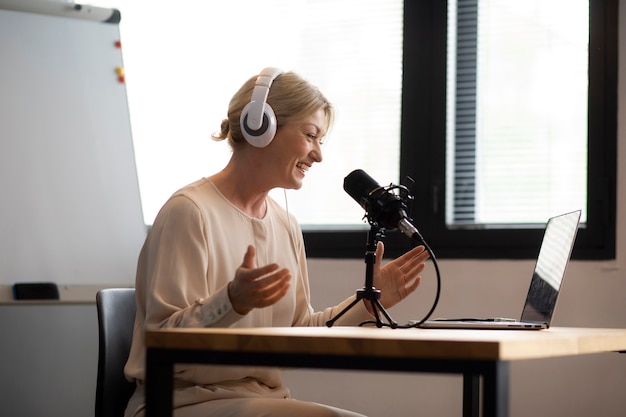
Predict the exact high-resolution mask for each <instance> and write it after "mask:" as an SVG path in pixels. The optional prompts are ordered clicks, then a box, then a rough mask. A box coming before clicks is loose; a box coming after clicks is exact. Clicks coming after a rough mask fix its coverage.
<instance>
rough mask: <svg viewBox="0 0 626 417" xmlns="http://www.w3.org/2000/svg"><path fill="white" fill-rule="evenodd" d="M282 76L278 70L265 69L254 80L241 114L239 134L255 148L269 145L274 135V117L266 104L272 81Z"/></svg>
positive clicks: (270, 108) (272, 111)
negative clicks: (249, 96) (248, 100)
mask: <svg viewBox="0 0 626 417" xmlns="http://www.w3.org/2000/svg"><path fill="white" fill-rule="evenodd" d="M280 74H282V71H281V70H280V69H278V68H265V69H264V70H263V71H261V74H259V76H258V77H257V79H256V83H255V84H254V90H253V91H252V100H251V101H250V103H248V104H247V105H246V107H244V108H243V111H242V112H241V119H240V123H241V133H242V134H243V137H244V138H245V139H246V141H247V142H248V143H249V144H250V145H252V146H256V147H257V148H263V147H265V146H267V145H269V144H270V142H271V141H272V139H274V135H275V134H276V115H274V110H272V107H271V106H270V105H269V104H267V103H266V100H267V95H268V94H269V92H270V87H271V86H272V82H274V79H276V77H278V76H279V75H280Z"/></svg>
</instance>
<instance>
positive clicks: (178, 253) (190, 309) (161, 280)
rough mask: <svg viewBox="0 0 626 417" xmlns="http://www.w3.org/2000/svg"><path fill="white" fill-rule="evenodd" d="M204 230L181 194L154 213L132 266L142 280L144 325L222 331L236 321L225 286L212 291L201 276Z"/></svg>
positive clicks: (194, 209) (205, 260) (197, 214)
mask: <svg viewBox="0 0 626 417" xmlns="http://www.w3.org/2000/svg"><path fill="white" fill-rule="evenodd" d="M207 227H209V225H207V224H206V223H205V222H204V221H203V219H202V215H201V212H200V210H199V209H198V207H197V206H196V204H195V203H194V202H193V201H192V200H191V199H189V198H187V197H185V196H184V195H178V196H175V197H172V198H171V199H170V200H169V201H168V202H167V203H166V204H165V206H163V208H162V209H161V211H160V212H159V215H158V216H157V218H156V219H155V222H154V225H153V227H152V230H151V231H150V235H149V237H148V240H147V242H146V245H145V246H144V248H143V249H142V253H141V255H140V262H139V266H138V268H139V270H138V275H143V276H144V280H143V281H144V285H145V291H144V292H143V296H144V297H145V301H146V303H145V306H146V325H155V326H158V327H213V326H214V327H228V326H230V325H232V324H233V323H235V322H237V321H238V320H240V319H241V318H242V316H241V315H239V314H238V313H236V312H235V311H234V310H233V307H232V304H231V302H230V299H229V297H228V285H223V286H222V287H220V288H216V289H213V290H212V287H213V285H211V283H210V279H211V277H208V278H207V276H206V275H207V265H208V262H209V250H208V249H209V248H208V247H207V241H206V238H205V233H207V230H206V228H207ZM227 281H228V280H227Z"/></svg>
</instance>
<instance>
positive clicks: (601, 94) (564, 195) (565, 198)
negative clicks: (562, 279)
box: [401, 0, 617, 259]
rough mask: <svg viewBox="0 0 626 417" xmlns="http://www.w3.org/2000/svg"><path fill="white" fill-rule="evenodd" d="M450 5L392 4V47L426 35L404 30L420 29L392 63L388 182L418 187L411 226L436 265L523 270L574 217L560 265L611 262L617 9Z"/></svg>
mask: <svg viewBox="0 0 626 417" xmlns="http://www.w3.org/2000/svg"><path fill="white" fill-rule="evenodd" d="M449 3H450V9H449V13H446V12H447V11H446V10H444V9H445V7H444V6H442V5H439V4H437V5H431V4H429V5H427V6H426V5H413V4H411V3H410V2H406V3H405V40H406V39H407V37H409V38H413V39H422V36H425V35H426V34H425V33H424V32H425V31H426V29H424V30H417V29H416V30H415V31H414V33H412V34H411V33H407V29H406V28H410V26H409V24H408V22H409V21H411V20H413V21H415V20H416V19H417V18H418V16H419V15H424V14H427V13H430V17H431V22H432V23H431V24H432V27H431V29H430V30H428V32H430V33H432V34H431V38H425V42H422V43H421V44H420V45H416V44H415V43H413V44H411V43H408V44H407V43H405V50H404V54H405V55H404V56H405V61H404V62H405V66H404V76H405V81H404V90H403V128H402V150H401V155H402V164H401V173H402V175H410V176H412V177H414V178H420V181H418V183H417V191H416V203H415V204H414V207H413V212H412V216H413V218H414V219H416V220H415V223H417V224H416V225H417V226H418V227H419V228H420V229H421V231H422V234H423V235H424V236H425V237H426V239H427V240H428V242H429V243H430V245H431V246H432V247H433V249H434V250H435V252H436V253H437V254H438V255H439V257H455V258H534V257H535V256H536V254H537V248H538V246H539V243H540V240H541V236H542V234H543V226H544V224H545V220H547V218H548V217H550V216H552V215H556V214H560V213H562V212H565V211H568V210H570V209H571V210H573V209H578V208H581V209H583V211H584V215H583V222H582V226H581V228H580V230H579V233H578V238H577V243H576V245H575V248H574V254H573V257H574V258H579V259H611V258H613V257H614V255H615V195H616V194H615V178H616V177H615V174H616V159H615V149H616V94H617V93H616V92H617V87H616V86H617V84H616V80H617V76H616V74H617V49H616V42H617V2H616V1H612V0H607V1H589V2H587V1H585V2H580V1H575V2H572V1H561V0H549V1H541V2H534V1H513V0H507V1H502V0H500V1H497V0H490V1H487V0H481V1H477V0H470V1H466V0H458V1H457V2H456V3H458V4H457V5H456V7H455V4H454V3H455V2H449ZM446 20H447V21H448V22H449V26H450V27H451V28H452V29H455V30H450V31H449V32H448V34H449V38H448V41H447V46H448V48H447V49H446V48H445V46H444V44H443V43H444V41H443V40H442V39H443V38H444V37H445V33H444V31H445V29H443V27H444V26H445V25H444V24H442V22H444V21H446ZM572 22H577V23H576V28H574V30H572V28H570V27H569V23H572ZM425 23H426V22H425ZM502 23H506V24H502ZM498 24H500V25H498ZM414 26H419V25H415V24H414ZM587 26H588V36H587V34H586V33H584V32H585V31H586V27H587ZM503 29H506V31H503ZM576 29H577V30H576ZM496 30H499V32H496ZM581 32H583V33H581ZM516 36H518V37H519V40H516ZM532 42H534V43H532ZM503 45H504V48H502V46H503ZM444 51H446V52H444ZM426 56H427V57H428V58H429V59H428V62H430V63H431V64H432V67H430V68H424V66H423V62H424V58H423V57H426ZM418 57H422V59H421V60H420V59H419V58H418ZM446 62H448V63H450V62H452V63H454V64H456V65H454V66H450V65H449V66H448V67H447V73H446V74H443V71H442V68H444V67H445V66H446V64H445V63H446ZM564 64H565V66H563V65H564ZM433 68H435V69H433ZM425 80H429V83H428V84H427V83H426V81H425ZM503 80H504V82H502V81H503ZM507 80H508V81H507ZM538 92H539V93H541V94H537V93H538ZM546 102H547V103H548V104H549V105H546ZM412 103H420V104H419V105H418V106H414V105H413V104H412ZM511 103H513V104H515V105H512V104H511ZM417 114H420V115H423V117H421V118H419V120H420V123H419V125H417V126H416V125H412V124H409V123H408V121H409V120H410V121H411V122H413V121H414V120H416V119H418V118H417V116H416V115H417ZM492 155H495V156H494V157H492ZM541 160H545V163H544V164H539V162H541ZM516 165H519V168H520V169H519V170H516ZM492 190H495V192H493V193H492V192H491V191H492ZM490 193H491V194H490ZM542 219H543V220H542Z"/></svg>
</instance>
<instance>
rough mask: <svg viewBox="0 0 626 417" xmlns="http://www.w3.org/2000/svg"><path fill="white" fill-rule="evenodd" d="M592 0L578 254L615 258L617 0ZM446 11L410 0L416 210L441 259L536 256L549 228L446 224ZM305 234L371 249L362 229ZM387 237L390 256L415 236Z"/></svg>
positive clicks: (405, 170) (351, 251)
mask: <svg viewBox="0 0 626 417" xmlns="http://www.w3.org/2000/svg"><path fill="white" fill-rule="evenodd" d="M589 3H590V10H589V19H590V22H589V23H590V24H589V32H590V34H589V95H588V97H589V99H588V100H589V101H588V175H587V187H588V197H587V222H586V224H584V225H582V226H581V228H580V229H579V232H578V236H577V241H576V245H575V246H574V250H573V253H572V258H573V259H585V260H607V259H614V258H615V236H616V234H615V226H616V197H617V195H616V193H617V192H616V179H617V70H618V63H617V58H618V55H617V51H618V50H617V40H618V33H617V29H618V0H593V1H590V2H589ZM447 18H448V13H447V1H431V0H420V1H414V0H413V1H412V0H405V1H404V31H403V33H404V34H403V81H402V115H401V116H402V120H401V131H400V141H401V145H400V178H398V179H397V181H398V183H400V182H402V178H405V177H406V176H409V177H411V178H413V179H415V180H416V184H415V187H414V190H413V191H414V195H415V200H414V202H413V204H412V209H411V211H410V215H411V217H412V219H414V221H413V223H414V224H415V226H416V227H417V228H418V229H419V230H420V231H421V233H422V235H423V236H424V238H425V240H426V241H427V242H428V244H429V245H430V246H431V248H432V249H433V251H434V252H435V253H436V255H437V257H438V258H440V259H441V258H455V259H534V258H536V256H537V251H538V248H539V244H540V242H541V238H542V236H543V227H537V226H536V225H535V226H534V227H533V226H532V225H527V227H524V225H516V226H515V227H513V228H510V227H509V228H496V227H493V228H491V227H490V228H484V229H452V228H448V227H447V226H446V220H445V196H446V180H445V178H446V60H447V47H446V37H447ZM416 114H419V115H421V116H420V117H415V115H416ZM556 214H560V213H555V215H556ZM546 220H547V219H546ZM303 233H304V239H305V243H306V247H307V255H308V256H309V257H311V258H359V257H363V255H364V251H365V245H366V241H367V232H364V231H363V230H362V229H361V230H352V229H345V230H337V229H334V230H321V229H319V228H316V229H310V230H309V229H307V228H306V225H303ZM383 241H384V242H385V246H386V251H385V252H386V255H387V256H398V255H399V254H401V253H403V252H404V251H406V250H407V249H408V248H410V247H411V245H412V242H411V241H410V240H409V239H408V238H406V237H404V236H402V235H401V234H400V233H399V232H398V231H395V230H394V231H387V232H386V234H385V237H384V239H383Z"/></svg>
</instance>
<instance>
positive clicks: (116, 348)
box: [96, 288, 137, 417]
mask: <svg viewBox="0 0 626 417" xmlns="http://www.w3.org/2000/svg"><path fill="white" fill-rule="evenodd" d="M96 307H97V309H98V337H99V344H98V348H99V349H98V379H97V384H96V417H122V416H123V415H124V410H125V409H126V405H127V404H128V400H129V399H130V397H131V396H132V394H133V392H134V391H135V384H134V383H132V382H129V381H128V380H126V378H125V377H124V365H125V364H126V360H127V359H128V353H129V352H130V344H131V341H132V338H133V325H134V322H135V312H136V308H137V307H136V304H135V289H134V288H108V289H104V290H100V291H98V293H97V294H96Z"/></svg>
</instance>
